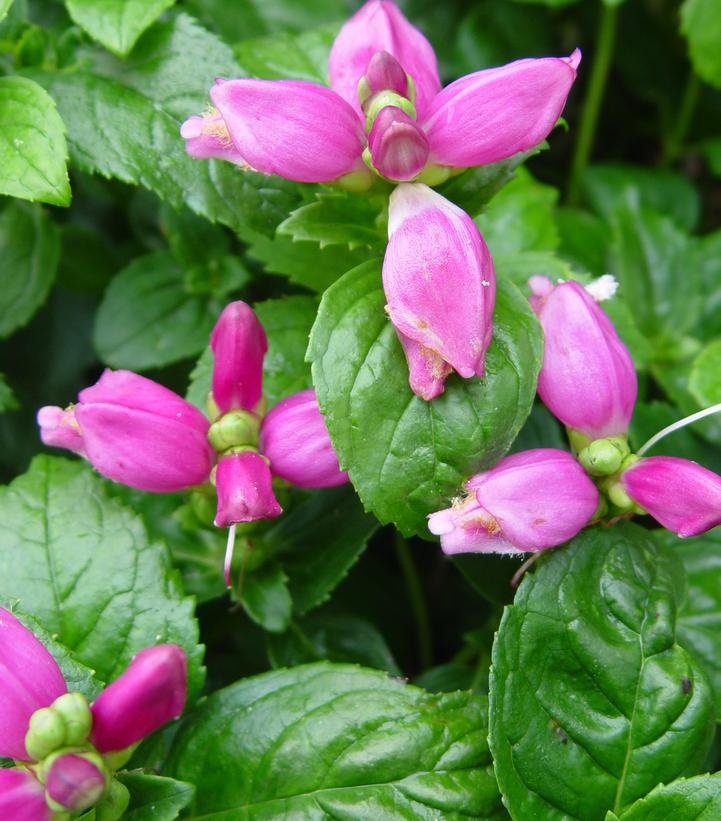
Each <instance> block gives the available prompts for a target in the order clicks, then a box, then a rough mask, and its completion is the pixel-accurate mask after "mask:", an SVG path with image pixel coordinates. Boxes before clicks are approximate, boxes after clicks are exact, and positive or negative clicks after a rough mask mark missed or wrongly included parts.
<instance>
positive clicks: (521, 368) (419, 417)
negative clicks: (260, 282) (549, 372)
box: [308, 260, 541, 535]
mask: <svg viewBox="0 0 721 821" xmlns="http://www.w3.org/2000/svg"><path fill="white" fill-rule="evenodd" d="M384 305H385V295H384V293H383V287H382V284H381V264H380V261H379V260H372V261H370V262H367V263H365V264H363V265H360V266H359V267H357V268H354V269H353V270H352V271H349V272H348V273H347V274H345V275H344V276H343V277H342V278H341V279H340V280H338V282H336V283H335V284H334V285H333V286H332V287H331V288H329V289H328V291H326V293H325V294H324V296H323V299H322V301H321V304H320V308H319V310H318V318H317V319H316V322H315V324H314V326H313V330H312V332H311V337H310V344H309V347H308V357H309V359H310V360H311V362H312V374H313V384H314V385H315V389H316V393H317V395H318V402H319V404H320V408H321V411H322V412H323V414H324V415H325V420H326V424H327V425H328V430H329V431H330V436H331V439H332V440H333V445H334V446H335V449H336V452H337V453H338V457H339V459H340V463H341V467H342V468H343V469H344V470H347V471H348V473H349V474H350V478H351V481H352V482H353V485H354V486H355V488H356V490H357V491H358V494H359V495H360V497H361V500H362V501H363V504H364V505H365V507H366V509H367V510H370V511H372V512H373V513H374V514H375V515H376V516H377V517H378V519H380V521H381V523H383V524H386V523H388V522H394V523H395V524H396V526H397V527H398V528H399V529H400V530H401V531H402V532H403V533H404V534H406V535H408V534H411V533H419V534H421V535H428V531H427V527H426V516H427V515H428V514H429V513H431V512H433V511H434V510H439V509H441V508H444V507H447V506H448V503H449V501H450V499H451V498H452V497H453V496H455V495H456V494H457V493H458V492H459V488H460V486H461V484H462V482H464V481H465V480H466V479H467V478H468V477H469V476H470V475H471V474H473V473H477V472H478V471H479V470H483V469H485V468H489V467H491V466H492V465H493V464H495V462H497V461H498V459H500V458H501V456H503V454H504V453H505V452H506V451H507V450H508V448H509V447H510V445H511V443H512V442H513V440H514V438H515V437H516V435H517V434H518V432H519V430H520V429H521V426H522V425H523V423H524V421H525V419H526V417H527V416H528V413H529V412H530V409H531V406H532V403H533V398H534V395H535V390H536V381H537V376H538V371H539V369H540V365H541V335H540V330H539V326H538V322H537V320H536V318H535V316H534V315H533V313H532V311H531V310H530V308H529V306H528V303H527V301H526V300H525V299H524V298H523V297H522V296H521V294H520V292H519V291H518V289H516V288H515V287H514V286H513V285H511V284H510V283H508V282H499V283H498V291H497V295H496V308H495V311H494V315H493V341H492V342H491V345H490V347H489V348H488V351H487V353H486V359H485V367H486V373H485V376H484V377H483V379H476V378H473V379H467V380H464V379H461V378H460V377H458V376H456V375H452V376H450V377H449V378H448V380H447V381H446V388H445V392H444V393H443V394H442V395H441V396H439V397H438V398H437V399H434V400H433V402H426V401H424V400H423V399H420V398H419V397H417V396H414V394H413V393H412V391H411V389H410V387H409V385H408V366H407V364H406V360H405V357H404V355H403V351H402V349H401V346H400V343H399V342H398V339H397V337H396V333H395V329H394V328H393V326H392V325H391V323H390V322H389V321H388V318H387V316H386V314H385V311H384V309H383V308H384Z"/></svg>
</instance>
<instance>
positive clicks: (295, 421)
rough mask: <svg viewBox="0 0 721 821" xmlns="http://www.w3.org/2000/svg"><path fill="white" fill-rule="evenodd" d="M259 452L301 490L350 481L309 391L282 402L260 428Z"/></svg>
mask: <svg viewBox="0 0 721 821" xmlns="http://www.w3.org/2000/svg"><path fill="white" fill-rule="evenodd" d="M260 450H261V452H262V453H263V454H265V456H267V457H268V459H270V469H271V470H272V471H273V475H274V476H279V477H280V478H281V479H285V480H286V481H287V482H291V484H294V485H297V486H298V487H333V486H334V485H341V484H343V483H345V482H347V481H348V474H347V473H344V472H343V471H341V469H340V466H339V465H338V457H337V455H336V452H335V451H334V450H333V445H332V444H331V441H330V436H329V435H328V429H327V428H326V426H325V420H324V419H323V417H322V416H321V413H320V410H319V408H318V401H317V399H316V396H315V391H314V390H313V389H312V388H309V389H308V390H305V391H300V393H294V394H293V395H292V396H288V397H287V398H286V399H283V401H282V402H279V403H278V404H277V405H276V406H275V407H274V408H273V409H272V410H271V411H270V413H269V414H268V415H267V416H266V417H265V419H264V420H263V425H262V427H261V429H260Z"/></svg>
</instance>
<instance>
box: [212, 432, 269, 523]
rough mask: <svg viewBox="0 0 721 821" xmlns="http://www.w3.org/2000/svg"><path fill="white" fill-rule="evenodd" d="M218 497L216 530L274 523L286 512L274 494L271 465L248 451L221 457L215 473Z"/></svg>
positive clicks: (254, 452) (258, 455)
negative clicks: (275, 519) (262, 521)
mask: <svg viewBox="0 0 721 821" xmlns="http://www.w3.org/2000/svg"><path fill="white" fill-rule="evenodd" d="M215 489H216V491H217V494H218V510H217V513H216V516H215V525H216V527H229V526H230V525H232V524H236V523H238V522H254V521H256V520H257V519H273V518H275V517H276V516H280V514H281V513H282V512H283V510H282V508H281V506H280V505H279V504H278V500H277V499H276V498H275V494H274V493H273V477H272V476H271V472H270V467H269V466H268V461H267V460H266V459H264V458H263V457H262V456H261V455H260V454H259V453H258V452H257V451H255V450H253V449H250V448H249V449H247V450H244V451H241V452H240V453H230V454H228V455H226V456H223V457H221V459H220V461H219V462H218V466H217V470H216V473H215Z"/></svg>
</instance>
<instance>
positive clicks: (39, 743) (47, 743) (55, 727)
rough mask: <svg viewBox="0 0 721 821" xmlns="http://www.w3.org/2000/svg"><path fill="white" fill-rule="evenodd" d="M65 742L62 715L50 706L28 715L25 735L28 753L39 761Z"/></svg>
mask: <svg viewBox="0 0 721 821" xmlns="http://www.w3.org/2000/svg"><path fill="white" fill-rule="evenodd" d="M65 743H66V741H65V722H64V721H63V719H62V716H61V715H60V714H59V713H56V712H55V710H53V709H52V707H43V708H41V709H40V710H36V711H35V712H34V713H33V714H32V716H31V717H30V723H29V724H28V731H27V734H26V736H25V749H26V750H27V751H28V755H29V756H30V757H31V758H33V759H35V760H36V761H39V760H40V759H41V758H45V756H47V755H49V754H50V753H52V752H53V751H54V750H57V749H58V748H59V747H62V746H63V745H64V744H65Z"/></svg>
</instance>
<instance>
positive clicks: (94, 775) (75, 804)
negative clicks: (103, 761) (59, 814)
mask: <svg viewBox="0 0 721 821" xmlns="http://www.w3.org/2000/svg"><path fill="white" fill-rule="evenodd" d="M107 785H108V779H107V776H106V775H105V773H104V772H102V770H100V769H99V768H98V766H97V764H95V763H93V762H92V761H89V760H88V758H86V757H84V756H82V755H76V754H73V753H68V754H66V755H61V756H58V758H56V759H55V761H53V763H52V765H51V767H50V771H49V773H48V777H47V781H46V782H45V788H46V789H47V791H48V796H49V797H50V798H51V799H52V800H53V801H55V802H56V803H57V804H59V805H60V806H61V807H64V808H65V809H66V810H69V811H70V812H83V811H84V810H87V809H90V807H92V806H93V805H94V804H97V802H98V801H100V799H101V798H102V797H103V794H104V793H105V790H106V788H107Z"/></svg>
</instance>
